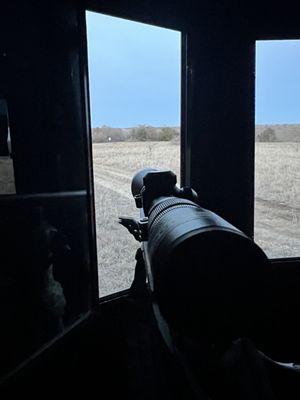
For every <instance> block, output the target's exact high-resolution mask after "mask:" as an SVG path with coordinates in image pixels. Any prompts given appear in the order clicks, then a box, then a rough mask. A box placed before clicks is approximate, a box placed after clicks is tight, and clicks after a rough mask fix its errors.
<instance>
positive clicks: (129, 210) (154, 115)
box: [87, 12, 181, 297]
mask: <svg viewBox="0 0 300 400" xmlns="http://www.w3.org/2000/svg"><path fill="white" fill-rule="evenodd" d="M87 38H88V60H89V81H90V82H89V87H90V104H91V121H92V141H93V169H94V188H95V209H96V230H97V249H98V250H97V251H98V270H99V292H100V296H101V297H102V296H105V295H108V294H111V293H114V292H117V291H120V290H123V289H127V288H129V287H130V284H131V282H132V279H133V275H134V267H135V259H134V256H135V252H136V249H137V248H138V246H139V245H138V243H137V242H136V241H135V240H134V239H133V237H132V236H131V235H130V234H129V233H128V232H127V230H126V229H125V228H124V227H122V226H121V225H119V224H118V217H119V216H132V215H136V216H138V212H137V209H136V208H135V204H134V200H133V198H132V195H131V179H132V177H133V175H134V173H135V172H136V171H137V170H139V169H141V168H144V167H146V166H151V167H159V168H168V169H172V170H173V171H175V172H176V174H177V178H178V181H179V180H180V176H179V172H180V90H181V77H180V73H181V34H180V32H178V31H174V30H170V29H164V28H160V27H156V26H152V25H147V24H143V23H137V22H133V21H128V20H124V19H121V18H115V17H110V16H106V15H102V14H99V13H92V12H87Z"/></svg>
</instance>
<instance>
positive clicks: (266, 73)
mask: <svg viewBox="0 0 300 400" xmlns="http://www.w3.org/2000/svg"><path fill="white" fill-rule="evenodd" d="M87 31H88V57H89V79H90V98H91V116H92V126H93V127H95V126H101V125H108V126H112V127H123V128H125V127H132V126H136V125H139V124H146V125H153V126H179V124H180V57H181V51H180V33H179V32H177V31H172V30H169V29H163V28H159V27H155V26H151V25H146V24H141V23H137V22H132V21H128V20H124V19H120V18H114V17H110V16H106V15H102V14H96V13H91V12H88V13H87ZM255 114H256V123H258V124H281V123H300V40H298V41H296V40H281V41H277V40H272V41H257V42H256V90H255Z"/></svg>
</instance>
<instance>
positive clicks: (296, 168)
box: [0, 142, 300, 296]
mask: <svg viewBox="0 0 300 400" xmlns="http://www.w3.org/2000/svg"><path fill="white" fill-rule="evenodd" d="M93 159H94V186H95V208H96V226H97V248H98V270H99V286H100V295H101V296H104V295H107V294H110V293H113V292H116V291H119V290H122V289H126V288H128V287H129V286H130V283H131V281H132V278H133V274H134V265H135V260H134V255H135V252H136V249H137V248H138V247H139V243H138V242H136V241H135V240H134V238H133V237H132V236H131V235H130V234H129V233H128V231H127V230H126V229H125V228H124V227H122V226H121V225H120V224H119V223H118V217H119V216H130V217H131V216H136V217H138V210H137V209H136V208H135V204H134V200H133V198H132V196H131V190H130V186H131V180H132V177H133V175H134V173H135V172H136V171H137V170H139V169H141V168H143V167H145V166H152V167H161V168H169V169H171V170H173V171H174V172H175V173H176V174H177V177H178V181H179V160H180V148H179V144H178V143H174V142H115V143H96V144H94V145H93ZM255 159H256V161H255V169H256V171H255V235H254V239H255V241H256V242H257V243H258V244H259V245H260V246H261V247H262V248H263V249H264V251H265V252H266V254H267V255H268V256H269V257H270V258H281V257H299V256H300V143H299V142H298V143H278V142H273V143H256V157H255ZM14 192H15V187H14V175H13V165H12V159H10V158H8V157H1V158H0V194H6V193H14Z"/></svg>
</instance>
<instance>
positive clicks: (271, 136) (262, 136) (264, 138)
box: [255, 128, 276, 142]
mask: <svg viewBox="0 0 300 400" xmlns="http://www.w3.org/2000/svg"><path fill="white" fill-rule="evenodd" d="M255 140H256V141H257V142H276V134H275V131H274V129H272V128H266V129H264V130H263V131H262V132H260V133H258V134H257V135H256V138H255Z"/></svg>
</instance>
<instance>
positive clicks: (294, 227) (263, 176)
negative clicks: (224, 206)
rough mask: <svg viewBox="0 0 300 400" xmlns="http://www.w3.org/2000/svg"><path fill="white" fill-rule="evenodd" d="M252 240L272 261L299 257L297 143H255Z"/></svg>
mask: <svg viewBox="0 0 300 400" xmlns="http://www.w3.org/2000/svg"><path fill="white" fill-rule="evenodd" d="M255 167H256V173H255V177H256V179H255V198H256V202H255V240H256V241H257V243H258V244H259V245H260V246H261V247H262V248H263V249H264V250H265V252H266V253H267V255H268V256H269V257H272V258H281V257H299V256H300V143H256V164H255Z"/></svg>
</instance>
